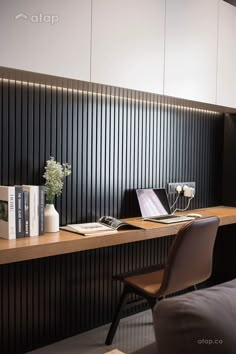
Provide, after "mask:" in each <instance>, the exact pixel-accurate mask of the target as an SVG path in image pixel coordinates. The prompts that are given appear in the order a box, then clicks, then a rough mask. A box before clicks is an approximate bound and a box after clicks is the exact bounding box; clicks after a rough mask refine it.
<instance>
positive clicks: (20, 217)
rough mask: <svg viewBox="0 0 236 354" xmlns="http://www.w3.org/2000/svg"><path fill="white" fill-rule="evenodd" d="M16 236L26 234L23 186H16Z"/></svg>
mask: <svg viewBox="0 0 236 354" xmlns="http://www.w3.org/2000/svg"><path fill="white" fill-rule="evenodd" d="M15 211H16V238H20V237H24V236H25V228H24V200H23V188H22V186H15Z"/></svg>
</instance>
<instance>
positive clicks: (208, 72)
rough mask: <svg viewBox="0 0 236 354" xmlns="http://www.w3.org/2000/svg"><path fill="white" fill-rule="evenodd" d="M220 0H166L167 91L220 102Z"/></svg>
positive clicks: (202, 100) (206, 100)
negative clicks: (218, 43) (217, 76)
mask: <svg viewBox="0 0 236 354" xmlns="http://www.w3.org/2000/svg"><path fill="white" fill-rule="evenodd" d="M217 28H218V0H197V1H196V0H166V43H165V49H166V50H165V80H164V94H165V95H168V96H175V97H180V98H185V99H190V100H195V101H200V102H208V103H216V71H217Z"/></svg>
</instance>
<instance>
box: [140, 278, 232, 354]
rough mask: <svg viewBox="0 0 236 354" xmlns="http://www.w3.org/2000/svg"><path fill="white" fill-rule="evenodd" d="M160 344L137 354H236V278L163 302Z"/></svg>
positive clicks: (157, 322)
mask: <svg viewBox="0 0 236 354" xmlns="http://www.w3.org/2000/svg"><path fill="white" fill-rule="evenodd" d="M153 316H154V327H155V334H156V343H153V344H152V345H150V346H148V347H146V348H143V349H141V350H139V351H137V352H135V354H236V279H234V280H232V281H230V282H227V283H223V284H220V285H217V286H214V287H211V288H207V289H203V290H196V291H193V292H190V293H188V294H184V295H180V296H176V297H173V298H169V299H165V300H163V301H160V302H159V303H158V304H157V305H156V307H155V309H154V313H153Z"/></svg>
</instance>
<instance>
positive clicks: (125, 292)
mask: <svg viewBox="0 0 236 354" xmlns="http://www.w3.org/2000/svg"><path fill="white" fill-rule="evenodd" d="M129 293H130V290H129V288H128V287H127V286H126V285H125V286H124V290H123V293H122V295H121V298H120V302H119V304H118V305H117V308H116V312H115V315H114V317H113V319H112V323H111V327H110V329H109V332H108V335H107V338H106V341H105V344H106V345H110V344H111V343H112V341H113V338H114V336H115V333H116V330H117V327H118V324H119V322H120V318H121V315H122V310H123V308H124V306H125V304H126V300H127V297H128V295H129Z"/></svg>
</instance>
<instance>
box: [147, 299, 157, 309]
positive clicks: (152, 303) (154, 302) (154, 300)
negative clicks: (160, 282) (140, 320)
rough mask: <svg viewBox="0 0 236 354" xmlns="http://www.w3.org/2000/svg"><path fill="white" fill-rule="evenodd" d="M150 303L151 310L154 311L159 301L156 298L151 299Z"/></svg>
mask: <svg viewBox="0 0 236 354" xmlns="http://www.w3.org/2000/svg"><path fill="white" fill-rule="evenodd" d="M148 303H149V306H150V307H151V310H152V311H153V308H154V306H155V305H156V303H157V299H156V298H149V299H148Z"/></svg>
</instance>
